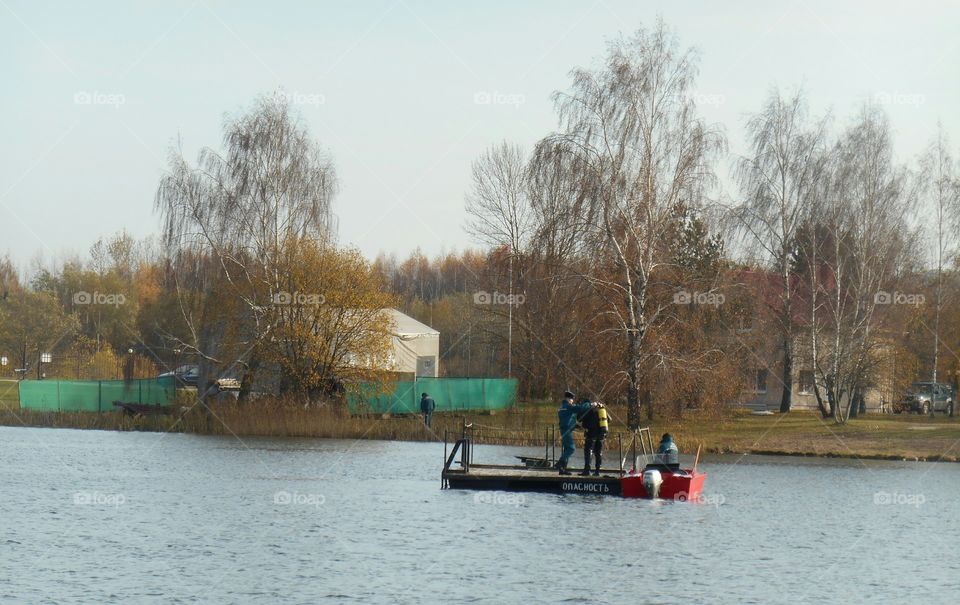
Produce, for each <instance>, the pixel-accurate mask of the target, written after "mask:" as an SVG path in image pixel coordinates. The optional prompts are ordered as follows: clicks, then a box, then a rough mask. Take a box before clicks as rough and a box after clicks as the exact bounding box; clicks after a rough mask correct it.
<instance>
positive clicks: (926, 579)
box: [0, 427, 960, 604]
mask: <svg viewBox="0 0 960 605" xmlns="http://www.w3.org/2000/svg"><path fill="white" fill-rule="evenodd" d="M522 451H523V450H522V449H521V450H518V449H516V448H502V447H492V446H491V447H484V446H481V447H478V448H477V449H476V452H475V459H478V460H479V459H480V458H483V459H484V460H488V461H501V462H509V461H512V458H511V457H512V456H513V455H514V454H517V453H521V452H522ZM533 451H536V450H533ZM442 454H443V446H442V445H437V444H414V443H394V442H377V441H357V442H353V441H330V440H305V439H285V440H276V439H252V438H250V439H248V438H244V439H243V440H242V441H241V440H238V439H234V438H220V437H203V436H192V435H179V434H167V435H161V434H153V433H114V432H103V431H74V430H60V429H26V428H6V427H0V489H2V497H0V530H2V532H0V602H2V603H108V602H117V603H154V602H155V603H281V602H282V603H317V602H334V603H335V602H343V603H420V602H443V603H488V602H489V603H560V602H563V603H611V604H613V603H616V604H624V603H802V602H810V603H818V604H821V603H862V602H870V603H907V602H909V603H948V602H949V603H955V602H958V601H960V556H958V548H960V524H958V523H960V522H958V512H960V507H958V498H960V465H955V464H928V463H906V462H904V463H892V462H879V463H878V462H866V463H862V462H858V461H835V460H831V461H823V460H812V459H796V458H766V457H752V456H748V457H743V458H741V457H736V456H723V457H717V458H708V459H705V460H702V461H701V469H702V470H705V471H707V472H708V473H709V477H708V478H707V483H706V487H705V491H704V498H703V502H701V503H674V502H650V501H641V500H622V499H619V498H612V497H602V496H587V495H562V496H558V495H546V494H529V493H528V494H506V493H500V492H467V491H455V490H441V489H440V478H439V474H440V467H441V465H442V461H441V458H442Z"/></svg>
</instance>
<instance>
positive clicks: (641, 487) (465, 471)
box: [441, 425, 706, 500]
mask: <svg viewBox="0 0 960 605" xmlns="http://www.w3.org/2000/svg"><path fill="white" fill-rule="evenodd" d="M551 435H552V436H553V437H554V439H551ZM555 437H556V432H555V430H552V429H548V433H547V435H546V436H545V439H544V443H545V448H546V449H545V452H544V457H543V458H539V457H530V456H517V458H519V460H520V464H516V465H503V464H481V463H477V462H474V460H473V443H474V427H473V425H464V428H463V432H462V433H461V436H460V438H459V439H457V440H456V441H455V442H454V443H453V448H452V449H450V448H449V441H448V438H447V435H446V434H444V444H443V446H444V447H443V449H444V465H443V472H442V473H441V479H442V484H443V487H444V488H446V489H474V490H500V491H509V492H547V493H557V494H565V493H576V494H598V495H609V496H624V497H627V498H651V497H653V498H665V499H671V500H689V499H697V498H699V497H700V491H701V490H702V489H703V482H704V479H705V478H706V474H705V473H698V472H697V470H696V467H697V464H696V462H695V463H694V466H693V468H692V469H680V468H676V467H673V468H671V467H668V466H666V465H663V464H659V463H657V461H656V459H655V456H654V448H653V441H652V439H651V437H650V430H649V429H647V428H642V429H640V430H638V431H637V432H635V433H633V434H631V435H630V446H629V447H628V452H629V454H628V455H629V457H630V459H631V460H632V464H631V465H630V466H629V467H628V466H627V465H626V462H627V458H626V457H625V456H624V440H623V435H615V436H613V435H611V436H610V437H608V441H610V440H615V442H616V444H617V446H618V449H619V453H620V455H619V461H620V464H619V468H603V469H601V470H600V474H599V476H593V475H590V476H583V475H579V474H577V471H576V470H573V474H571V475H560V474H559V473H558V472H557V469H556V468H555V464H556V458H555V454H556V451H555V443H556V439H555ZM551 447H553V455H551ZM448 450H449V451H448ZM457 454H459V457H458V456H457ZM697 458H698V461H699V451H698V455H697ZM641 460H642V461H643V463H644V466H641V465H640V462H641ZM647 462H651V463H650V464H646V463H647Z"/></svg>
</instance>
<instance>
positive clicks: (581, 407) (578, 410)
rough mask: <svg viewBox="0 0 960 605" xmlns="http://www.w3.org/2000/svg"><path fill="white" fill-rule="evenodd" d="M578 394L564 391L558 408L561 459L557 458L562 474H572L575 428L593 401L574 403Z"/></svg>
mask: <svg viewBox="0 0 960 605" xmlns="http://www.w3.org/2000/svg"><path fill="white" fill-rule="evenodd" d="M575 400H576V395H574V394H573V392H571V391H565V392H564V393H563V401H561V402H560V409H558V410H557V424H558V425H559V426H560V444H561V446H562V449H561V451H560V459H559V460H557V470H558V471H559V472H560V474H561V475H570V474H571V472H570V471H569V470H568V469H567V464H568V463H569V462H570V457H571V456H573V454H574V452H575V451H576V450H577V448H576V444H575V443H574V442H573V430H574V429H575V428H577V418H579V417H580V416H583V415H584V414H585V413H587V412H588V411H589V410H590V408H591V407H593V406H594V404H592V403H574V401H575Z"/></svg>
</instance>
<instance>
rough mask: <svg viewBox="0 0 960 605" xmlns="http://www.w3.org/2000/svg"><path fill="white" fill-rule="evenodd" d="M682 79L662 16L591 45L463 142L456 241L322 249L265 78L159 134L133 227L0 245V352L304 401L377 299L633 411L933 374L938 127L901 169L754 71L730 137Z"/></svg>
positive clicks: (639, 414)
mask: <svg viewBox="0 0 960 605" xmlns="http://www.w3.org/2000/svg"><path fill="white" fill-rule="evenodd" d="M696 78H697V55H696V53H695V52H694V51H693V50H692V49H689V48H686V47H684V46H683V45H682V44H681V43H680V40H679V38H678V36H677V34H676V33H675V32H674V31H673V30H671V29H670V28H669V27H668V26H667V25H665V24H663V23H662V22H658V23H656V24H655V25H654V26H653V27H652V28H650V29H640V30H638V31H636V32H635V33H633V34H631V35H628V36H621V37H618V38H616V39H614V40H612V41H611V42H610V43H609V45H608V48H607V51H606V54H605V55H604V56H603V57H602V58H601V60H600V61H599V62H596V63H594V66H593V67H590V68H577V69H574V70H573V71H572V72H571V81H570V83H569V85H568V87H567V88H566V89H565V90H561V91H558V92H556V93H555V94H554V97H553V98H554V102H555V108H556V115H557V128H556V130H555V131H554V132H549V133H544V136H543V137H542V138H541V139H540V140H539V141H537V142H536V143H535V144H534V145H533V146H532V147H531V148H528V149H525V148H522V147H521V146H519V145H517V144H513V143H510V142H491V143H492V144H491V146H490V147H489V148H488V149H487V150H486V151H485V152H484V153H483V154H481V155H480V156H479V157H478V158H476V160H475V161H474V163H473V166H472V183H471V184H470V187H469V189H468V191H467V192H465V210H466V215H467V217H468V218H467V221H466V224H465V228H466V231H467V233H468V234H469V235H470V237H471V239H472V243H471V244H470V245H469V246H468V247H467V249H466V250H464V251H462V252H451V253H448V254H445V255H440V256H436V257H432V258H428V257H427V256H426V255H424V254H423V253H421V252H420V251H419V250H417V251H414V252H412V253H411V254H410V255H409V256H407V257H405V258H397V257H395V256H388V255H383V254H381V255H380V256H378V257H377V258H375V259H367V258H364V257H363V255H361V254H360V253H359V252H358V251H356V250H353V249H350V248H348V247H345V246H343V245H341V244H340V243H339V242H338V241H337V238H336V234H335V229H334V228H333V225H332V219H331V217H332V208H333V203H334V199H335V197H336V193H337V190H338V181H337V177H336V171H335V164H334V161H333V158H332V157H331V156H330V155H329V154H328V153H327V152H326V151H325V150H324V149H323V148H322V147H321V146H320V145H319V144H317V143H316V142H315V141H314V140H313V139H312V138H311V137H310V135H309V133H308V131H307V129H306V128H305V127H304V125H303V124H302V123H301V121H300V120H299V118H298V116H297V115H296V114H295V113H293V112H292V110H291V108H290V107H289V106H288V105H287V104H286V102H285V101H284V99H283V98H282V97H272V96H268V97H264V98H261V99H259V100H258V101H257V102H256V103H255V104H254V106H253V107H252V108H251V110H250V111H249V112H248V113H246V114H244V115H240V116H237V117H234V118H231V119H228V120H227V121H226V123H225V128H224V137H223V141H222V145H221V147H220V148H219V149H213V148H208V149H205V150H204V151H203V152H201V153H200V155H199V157H198V158H197V159H196V161H189V160H188V159H186V158H184V157H183V154H182V152H181V151H180V150H179V149H173V150H172V151H171V153H170V161H169V168H168V170H167V172H166V174H165V175H164V177H163V178H162V179H161V182H160V183H159V185H158V188H157V194H156V198H155V200H154V208H155V210H156V212H157V214H158V216H159V217H160V222H161V232H160V237H159V238H158V239H157V240H156V241H149V242H135V241H133V240H132V239H131V238H129V236H127V235H125V234H119V235H117V236H115V237H113V238H109V239H107V240H101V241H98V242H97V243H96V244H95V245H94V247H93V248H92V249H91V254H90V259H89V260H83V261H81V260H71V261H67V262H63V263H61V264H60V265H59V266H57V267H55V268H54V267H50V266H46V265H43V264H37V265H36V266H34V267H32V268H31V271H30V276H29V279H26V278H22V277H21V276H19V275H18V274H17V271H16V270H15V269H14V267H13V265H12V264H11V263H10V262H9V260H7V261H4V262H2V263H0V287H2V294H0V296H2V303H0V349H2V350H3V351H7V352H9V355H11V356H12V357H13V358H15V363H14V365H17V366H20V367H29V366H30V364H31V362H32V360H33V359H35V358H36V355H37V353H38V351H40V350H41V349H49V348H54V349H57V350H60V351H67V350H70V351H76V357H77V359H81V360H83V359H86V358H92V357H94V356H96V355H101V356H103V355H104V354H105V352H107V353H109V354H111V355H114V356H117V355H119V356H120V357H122V356H123V352H124V351H125V352H126V354H127V358H128V361H127V362H126V363H127V365H126V370H127V371H128V372H131V371H136V368H134V367H133V366H134V365H135V364H134V363H133V362H130V361H129V359H139V358H143V359H145V360H151V359H152V360H154V361H162V365H163V366H164V367H166V366H169V365H171V364H174V363H177V362H178V360H180V359H186V358H189V359H191V360H193V361H194V362H196V363H198V364H199V365H200V366H201V369H202V375H203V379H202V381H201V382H202V383H203V384H211V383H212V382H211V379H214V378H216V377H218V376H224V375H229V376H232V377H236V378H237V380H238V381H239V382H240V383H241V384H242V388H241V393H240V397H241V399H246V398H248V397H251V396H252V395H253V394H254V393H262V392H270V393H280V394H292V395H295V396H298V397H303V398H304V399H305V400H307V401H310V400H316V399H324V398H331V397H336V396H338V394H339V393H342V391H343V389H344V388H349V386H350V385H351V384H353V383H356V382H357V381H359V380H370V379H373V378H381V379H382V378H383V375H382V372H381V370H380V369H381V368H383V367H385V366H386V365H389V360H390V349H391V346H390V330H391V327H390V326H389V324H388V323H387V322H386V320H385V319H384V317H383V315H382V314H381V313H379V309H382V308H384V307H388V306H396V307H398V308H399V309H401V310H402V311H404V312H406V313H408V314H410V315H412V316H414V317H416V318H417V319H419V320H421V321H423V322H425V323H427V324H429V325H431V326H433V327H434V328H436V329H438V330H439V331H440V332H441V359H440V370H441V374H442V375H447V376H512V377H515V378H517V379H518V381H519V385H520V395H521V399H522V400H523V401H536V400H550V399H555V398H556V396H557V393H560V392H562V391H563V390H566V389H571V390H574V391H576V392H577V393H581V394H584V395H588V396H591V397H594V398H598V399H601V400H604V401H609V402H617V403H621V404H624V405H625V406H626V409H627V419H626V420H627V422H628V424H629V425H631V426H634V427H635V426H639V425H640V424H641V422H642V420H643V418H644V417H646V418H652V417H653V416H654V415H655V414H674V415H680V414H683V413H684V411H685V410H689V409H700V410H712V411H719V410H724V409H726V408H727V407H728V406H729V405H730V404H732V403H736V402H738V401H743V400H745V399H748V398H750V397H751V394H750V393H751V391H752V389H753V387H754V386H755V381H756V379H757V378H756V377H757V371H758V370H763V369H769V374H770V378H771V386H772V388H776V389H777V390H778V391H779V393H780V397H779V400H780V410H781V411H783V412H787V411H789V410H790V409H791V405H792V402H793V400H794V393H793V388H794V383H795V382H796V377H797V375H798V373H799V372H800V371H807V372H810V373H811V374H812V376H813V379H812V384H811V387H812V389H813V393H814V395H815V397H816V401H817V402H818V403H817V404H818V406H819V408H820V412H821V414H822V415H823V416H824V417H830V418H833V419H834V420H836V421H838V422H845V421H847V420H848V419H849V418H851V417H853V416H855V415H856V413H857V407H858V406H857V402H858V401H859V400H860V399H861V398H862V395H863V393H864V392H865V391H866V390H868V389H871V388H877V385H879V384H881V383H884V384H886V383H888V382H890V380H891V376H894V375H895V379H896V381H897V385H895V387H894V388H897V389H898V388H902V387H904V386H906V384H908V383H909V382H911V381H913V380H920V379H928V380H935V381H941V382H951V381H954V380H955V379H956V373H957V370H958V356H957V354H956V351H958V350H960V342H958V341H960V326H958V323H960V307H958V304H957V296H956V294H957V289H958V287H960V278H958V265H957V243H958V241H957V240H958V238H957V237H956V233H957V229H958V227H960V173H958V165H957V161H956V159H955V157H954V155H953V150H952V147H951V144H950V142H949V139H948V137H947V134H946V133H945V132H943V130H942V129H939V130H938V132H937V133H936V134H935V135H934V136H933V138H932V140H931V142H930V145H929V147H928V149H927V150H926V151H925V152H924V153H923V154H922V156H921V157H919V158H914V159H912V160H911V161H909V162H908V163H901V162H900V161H898V160H897V158H896V154H895V153H894V151H895V146H894V137H893V132H892V129H891V127H890V124H889V119H888V117H887V115H886V114H885V112H884V110H883V108H882V107H881V106H879V105H876V104H873V103H869V102H867V103H864V104H863V105H862V106H860V107H858V108H855V112H854V117H853V118H852V119H850V120H847V121H844V122H843V123H837V120H835V119H833V117H832V116H831V115H830V114H825V115H814V114H812V112H811V111H810V108H809V106H808V103H807V100H806V97H805V94H804V92H803V91H802V90H796V91H792V92H790V93H784V92H782V91H779V90H772V91H771V92H770V93H769V95H768V97H767V98H766V99H765V101H764V102H763V104H762V105H761V106H760V107H758V108H756V111H755V112H754V113H753V114H752V115H750V116H749V117H748V119H747V120H746V121H745V124H744V127H745V134H746V141H747V144H748V148H747V149H746V151H745V153H744V154H743V155H740V156H735V157H734V156H731V154H730V153H729V150H728V147H727V141H726V137H725V130H724V128H723V127H722V126H721V125H718V124H711V123H708V122H706V121H705V120H704V119H703V117H702V116H701V114H700V113H699V112H698V109H697V106H696V100H697V98H698V96H697V94H696V92H697V81H696ZM727 165H732V166H733V170H732V172H730V173H729V174H727V172H726V171H727V169H726V166H727ZM77 292H84V293H87V294H90V295H92V294H93V293H96V294H98V295H100V294H104V293H106V295H108V296H109V295H111V294H113V295H116V294H120V295H122V296H123V297H124V302H123V303H122V304H110V303H109V302H108V301H106V299H103V300H99V299H98V300H94V301H93V303H94V304H91V303H90V301H85V300H78V299H77V298H76V296H77ZM112 302H113V303H116V302H117V299H116V298H113V299H112ZM84 356H86V357H84ZM890 359H894V360H896V361H895V365H896V369H895V370H891V365H890ZM77 365H78V368H79V367H80V365H81V364H80V363H78V364H77ZM3 371H5V372H9V369H8V367H5V368H3ZM78 373H81V374H82V373H83V372H82V371H78ZM784 376H787V377H790V379H784Z"/></svg>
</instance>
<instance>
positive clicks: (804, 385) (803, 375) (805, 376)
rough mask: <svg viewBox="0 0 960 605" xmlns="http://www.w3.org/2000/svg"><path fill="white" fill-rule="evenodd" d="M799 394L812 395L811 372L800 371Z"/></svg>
mask: <svg viewBox="0 0 960 605" xmlns="http://www.w3.org/2000/svg"><path fill="white" fill-rule="evenodd" d="M797 382H799V387H800V389H799V391H798V392H799V393H800V394H801V395H810V394H811V393H813V370H800V377H799V379H798V381H797Z"/></svg>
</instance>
